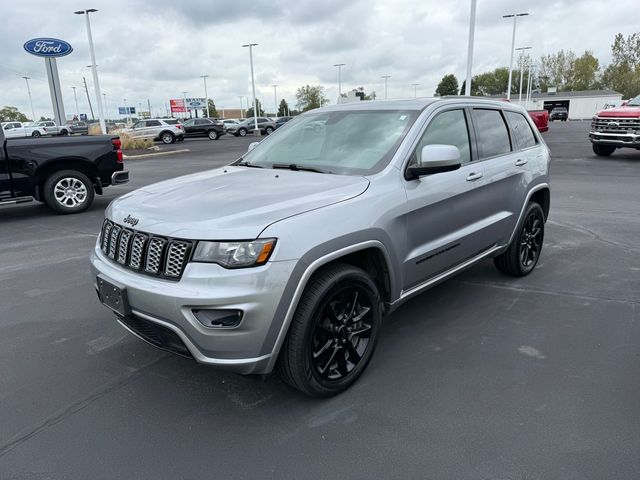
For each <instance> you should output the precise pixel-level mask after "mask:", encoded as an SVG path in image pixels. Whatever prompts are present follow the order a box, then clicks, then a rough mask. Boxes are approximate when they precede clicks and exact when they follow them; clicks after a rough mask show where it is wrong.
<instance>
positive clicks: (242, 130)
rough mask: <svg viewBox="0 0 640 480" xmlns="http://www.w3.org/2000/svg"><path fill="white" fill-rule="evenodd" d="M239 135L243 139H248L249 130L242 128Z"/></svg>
mask: <svg viewBox="0 0 640 480" xmlns="http://www.w3.org/2000/svg"><path fill="white" fill-rule="evenodd" d="M238 135H240V136H241V137H246V136H247V130H246V129H244V128H241V129H240V130H238Z"/></svg>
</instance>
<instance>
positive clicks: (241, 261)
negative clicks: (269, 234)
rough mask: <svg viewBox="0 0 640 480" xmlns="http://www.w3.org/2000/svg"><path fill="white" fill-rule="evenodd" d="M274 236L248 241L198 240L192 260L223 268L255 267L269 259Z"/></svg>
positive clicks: (274, 240)
mask: <svg viewBox="0 0 640 480" xmlns="http://www.w3.org/2000/svg"><path fill="white" fill-rule="evenodd" d="M275 245H276V239H275V238H266V239H260V240H252V241H248V242H198V245H197V246H196V249H195V251H194V252H193V261H194V262H207V263H217V264H218V265H221V266H223V267H225V268H242V267H255V266H258V265H264V264H265V263H267V260H269V257H270V256H271V252H273V247H275Z"/></svg>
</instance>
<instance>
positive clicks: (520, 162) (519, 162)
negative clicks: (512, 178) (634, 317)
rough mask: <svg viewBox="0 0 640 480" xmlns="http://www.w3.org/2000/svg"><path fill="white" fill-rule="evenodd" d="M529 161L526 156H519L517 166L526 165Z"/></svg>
mask: <svg viewBox="0 0 640 480" xmlns="http://www.w3.org/2000/svg"><path fill="white" fill-rule="evenodd" d="M528 161H529V160H527V159H526V158H519V159H518V160H516V167H521V166H523V165H526V164H527V162H528Z"/></svg>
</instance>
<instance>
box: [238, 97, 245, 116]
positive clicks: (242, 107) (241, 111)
mask: <svg viewBox="0 0 640 480" xmlns="http://www.w3.org/2000/svg"><path fill="white" fill-rule="evenodd" d="M238 98H239V99H240V120H242V119H243V118H244V113H243V112H244V95H238Z"/></svg>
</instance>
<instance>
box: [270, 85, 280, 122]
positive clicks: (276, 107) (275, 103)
mask: <svg viewBox="0 0 640 480" xmlns="http://www.w3.org/2000/svg"><path fill="white" fill-rule="evenodd" d="M279 86H280V85H272V87H273V108H274V112H275V115H276V120H277V119H278V94H277V93H276V89H277V88H278V87H279Z"/></svg>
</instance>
